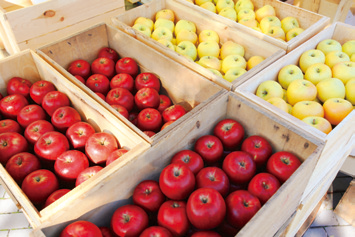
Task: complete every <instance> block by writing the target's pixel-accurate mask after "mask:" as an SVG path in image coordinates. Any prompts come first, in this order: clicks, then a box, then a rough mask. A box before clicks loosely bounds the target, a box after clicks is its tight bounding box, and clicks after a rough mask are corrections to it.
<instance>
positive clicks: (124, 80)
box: [110, 73, 134, 92]
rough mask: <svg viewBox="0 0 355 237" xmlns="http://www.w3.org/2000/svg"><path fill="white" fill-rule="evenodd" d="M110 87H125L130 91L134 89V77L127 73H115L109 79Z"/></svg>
mask: <svg viewBox="0 0 355 237" xmlns="http://www.w3.org/2000/svg"><path fill="white" fill-rule="evenodd" d="M110 88H111V89H114V88H125V89H127V90H129V91H130V92H133V89H134V79H133V77H132V76H131V75H129V74H127V73H119V74H116V75H115V76H114V77H113V78H112V79H111V81H110Z"/></svg>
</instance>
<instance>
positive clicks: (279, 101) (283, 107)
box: [267, 97, 289, 113]
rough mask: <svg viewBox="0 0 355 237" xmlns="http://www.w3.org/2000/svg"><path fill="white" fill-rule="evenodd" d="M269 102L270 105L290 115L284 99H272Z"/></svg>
mask: <svg viewBox="0 0 355 237" xmlns="http://www.w3.org/2000/svg"><path fill="white" fill-rule="evenodd" d="M267 102H269V103H270V104H272V105H274V106H276V107H277V108H279V109H281V110H283V111H285V112H286V113H288V111H289V108H288V106H287V103H286V101H284V100H283V99H282V98H279V97H272V98H270V99H268V100H267Z"/></svg>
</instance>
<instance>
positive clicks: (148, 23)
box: [134, 16, 154, 31]
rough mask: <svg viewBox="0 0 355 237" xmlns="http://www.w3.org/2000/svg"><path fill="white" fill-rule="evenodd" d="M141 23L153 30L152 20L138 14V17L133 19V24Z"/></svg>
mask: <svg viewBox="0 0 355 237" xmlns="http://www.w3.org/2000/svg"><path fill="white" fill-rule="evenodd" d="M137 23H139V24H143V25H146V26H147V27H148V28H149V29H150V31H152V30H153V27H154V21H153V20H152V19H149V18H147V17H143V16H140V17H138V18H137V19H136V20H135V21H134V24H137Z"/></svg>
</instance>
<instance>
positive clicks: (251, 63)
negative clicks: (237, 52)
mask: <svg viewBox="0 0 355 237" xmlns="http://www.w3.org/2000/svg"><path fill="white" fill-rule="evenodd" d="M264 60H265V58H264V57H263V56H260V55H254V56H252V57H250V58H249V60H248V61H247V70H248V71H249V70H250V69H252V68H253V67H255V66H256V65H258V64H259V63H261V62H262V61H264Z"/></svg>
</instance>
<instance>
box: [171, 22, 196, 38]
mask: <svg viewBox="0 0 355 237" xmlns="http://www.w3.org/2000/svg"><path fill="white" fill-rule="evenodd" d="M182 29H185V30H191V31H193V32H196V25H195V23H193V22H192V21H188V20H179V21H178V22H176V24H175V32H174V33H175V36H176V35H178V34H179V31H180V30H182Z"/></svg>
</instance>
